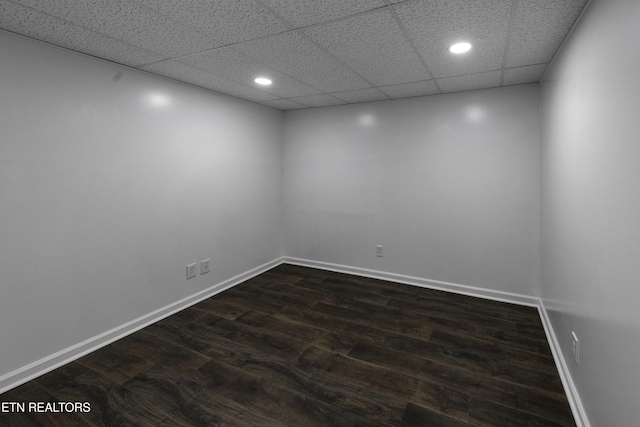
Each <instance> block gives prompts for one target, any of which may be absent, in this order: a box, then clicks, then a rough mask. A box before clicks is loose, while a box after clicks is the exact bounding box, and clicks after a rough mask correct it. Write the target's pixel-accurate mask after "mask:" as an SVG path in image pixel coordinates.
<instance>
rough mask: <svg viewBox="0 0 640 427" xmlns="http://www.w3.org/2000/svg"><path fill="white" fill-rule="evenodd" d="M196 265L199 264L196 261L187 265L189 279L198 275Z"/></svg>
mask: <svg viewBox="0 0 640 427" xmlns="http://www.w3.org/2000/svg"><path fill="white" fill-rule="evenodd" d="M196 266H197V264H196V263H195V262H194V263H193V264H189V265H187V279H193V278H194V277H196Z"/></svg>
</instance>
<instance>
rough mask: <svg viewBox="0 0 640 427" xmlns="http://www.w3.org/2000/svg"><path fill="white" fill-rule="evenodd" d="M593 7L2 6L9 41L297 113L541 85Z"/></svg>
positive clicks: (507, 2)
mask: <svg viewBox="0 0 640 427" xmlns="http://www.w3.org/2000/svg"><path fill="white" fill-rule="evenodd" d="M586 2H587V0H475V1H468V0H322V1H317V0H0V29H2V30H5V31H9V32H12V33H17V34H20V35H23V36H27V37H31V38H34V39H37V40H40V41H43V42H46V43H50V44H53V45H56V46H60V47H63V48H66V49H70V50H73V51H76V52H80V53H84V54H87V55H91V56H94V57H98V58H102V59H105V60H108V61H111V62H116V63H119V64H123V65H125V66H128V67H132V68H137V69H140V70H143V71H146V72H149V73H153V74H157V75H160V76H164V77H167V78H171V79H174V80H178V81H183V82H186V83H189V84H192V85H195V86H199V87H202V88H205V89H209V90H213V91H216V92H221V93H224V94H227V95H231V96H234V97H237V98H241V99H245V100H249V101H252V102H256V103H260V104H263V105H266V106H269V107H272V108H276V109H280V110H293V109H302V108H315V107H323V106H330V105H342V104H351V103H359V102H370V101H379V100H388V99H399V98H406V97H413V96H425V95H434V94H440V93H448V92H458V91H466V90H478V89H485V88H493V87H501V86H510V85H519V84H529V83H537V82H539V81H540V79H541V77H542V76H543V75H544V72H545V71H546V69H547V66H548V64H549V63H550V61H551V60H552V58H553V57H554V55H555V53H556V52H557V50H558V49H559V47H560V46H561V44H562V42H563V41H564V39H565V37H566V36H567V34H568V33H569V32H570V30H571V28H572V26H573V25H574V23H575V21H576V19H577V17H578V16H579V14H580V12H581V11H582V9H583V7H584V6H585V3H586ZM458 41H467V42H469V43H471V44H472V46H473V48H472V50H471V51H470V52H468V53H466V54H462V55H453V54H452V53H450V52H449V51H448V48H449V46H450V45H451V44H453V43H455V42H458ZM259 75H263V76H266V77H269V78H270V79H271V80H272V81H273V84H272V85H271V86H267V87H264V86H259V85H257V84H256V83H254V81H253V80H254V78H255V77H258V76H259Z"/></svg>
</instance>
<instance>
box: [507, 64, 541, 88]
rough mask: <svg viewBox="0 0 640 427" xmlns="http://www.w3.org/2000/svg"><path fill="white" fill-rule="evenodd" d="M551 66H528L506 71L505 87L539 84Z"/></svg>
mask: <svg viewBox="0 0 640 427" xmlns="http://www.w3.org/2000/svg"><path fill="white" fill-rule="evenodd" d="M548 65H549V64H537V65H528V66H525V67H518V68H507V69H506V70H504V79H503V81H502V85H503V86H510V85H522V84H526V83H538V82H539V81H540V79H541V78H542V75H543V74H544V72H545V70H546V69H547V66H548Z"/></svg>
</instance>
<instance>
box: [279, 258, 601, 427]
mask: <svg viewBox="0 0 640 427" xmlns="http://www.w3.org/2000/svg"><path fill="white" fill-rule="evenodd" d="M284 263H285V264H293V265H299V266H303V267H311V268H317V269H320V270H328V271H335V272H338V273H347V274H353V275H355V276H363V277H370V278H373V279H382V280H388V281H390V282H396V283H402V284H406V285H413V286H419V287H423V288H429V289H436V290H440V291H446V292H453V293H457V294H462V295H468V296H473V297H478V298H485V299H490V300H494V301H501V302H508V303H512V304H518V305H525V306H529V307H536V308H537V309H538V314H539V315H540V320H541V322H542V326H543V327H544V331H545V333H546V335H547V340H548V341H549V347H550V348H551V353H552V354H553V359H554V361H555V364H556V367H557V369H558V373H559V375H560V380H561V381H562V386H563V387H564V391H565V394H566V395H567V400H569V405H570V406H571V411H572V413H573V417H574V419H575V421H576V425H577V427H590V424H589V420H588V419H587V415H586V412H585V410H584V407H583V406H582V401H581V400H580V396H579V394H578V390H577V389H576V386H575V384H574V382H573V380H572V378H571V374H570V372H569V368H568V366H567V363H566V361H565V360H564V357H563V353H562V351H561V350H560V345H559V343H558V339H557V337H556V334H555V332H554V330H553V326H552V324H551V321H550V319H549V316H548V315H547V311H546V309H545V307H544V304H543V303H542V300H541V299H540V298H538V297H533V296H529V295H521V294H515V293H510V292H503V291H496V290H491V289H483V288H479V287H476V286H468V285H461V284H458V283H450V282H443V281H440V280H431V279H425V278H421V277H414V276H405V275H402V274H396V273H389V272H385V271H377V270H370V269H366V268H359V267H352V266H347V265H341V264H332V263H327V262H321V261H312V260H308V259H301V258H291V257H284Z"/></svg>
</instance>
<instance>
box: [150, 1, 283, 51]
mask: <svg viewBox="0 0 640 427" xmlns="http://www.w3.org/2000/svg"><path fill="white" fill-rule="evenodd" d="M138 3H141V4H143V5H145V6H148V7H150V8H152V9H154V10H156V11H158V12H159V13H161V14H163V15H165V16H167V17H169V18H171V19H173V20H175V21H177V22H180V23H182V24H184V25H186V26H188V27H190V28H193V29H195V30H198V31H199V32H201V33H202V34H205V35H207V36H209V37H212V38H213V39H214V40H216V41H218V42H220V43H221V44H223V45H229V44H234V43H239V42H242V41H245V40H252V39H255V38H258V37H264V36H267V35H270V34H275V33H279V32H282V31H286V30H288V29H290V27H289V26H288V25H287V24H286V23H285V22H284V21H282V20H281V19H280V18H278V16H276V15H275V14H274V13H272V12H270V11H269V10H268V9H267V8H265V7H263V6H262V5H261V4H260V3H259V2H256V1H254V0H233V1H229V0H215V1H212V0H182V1H175V0H138Z"/></svg>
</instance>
